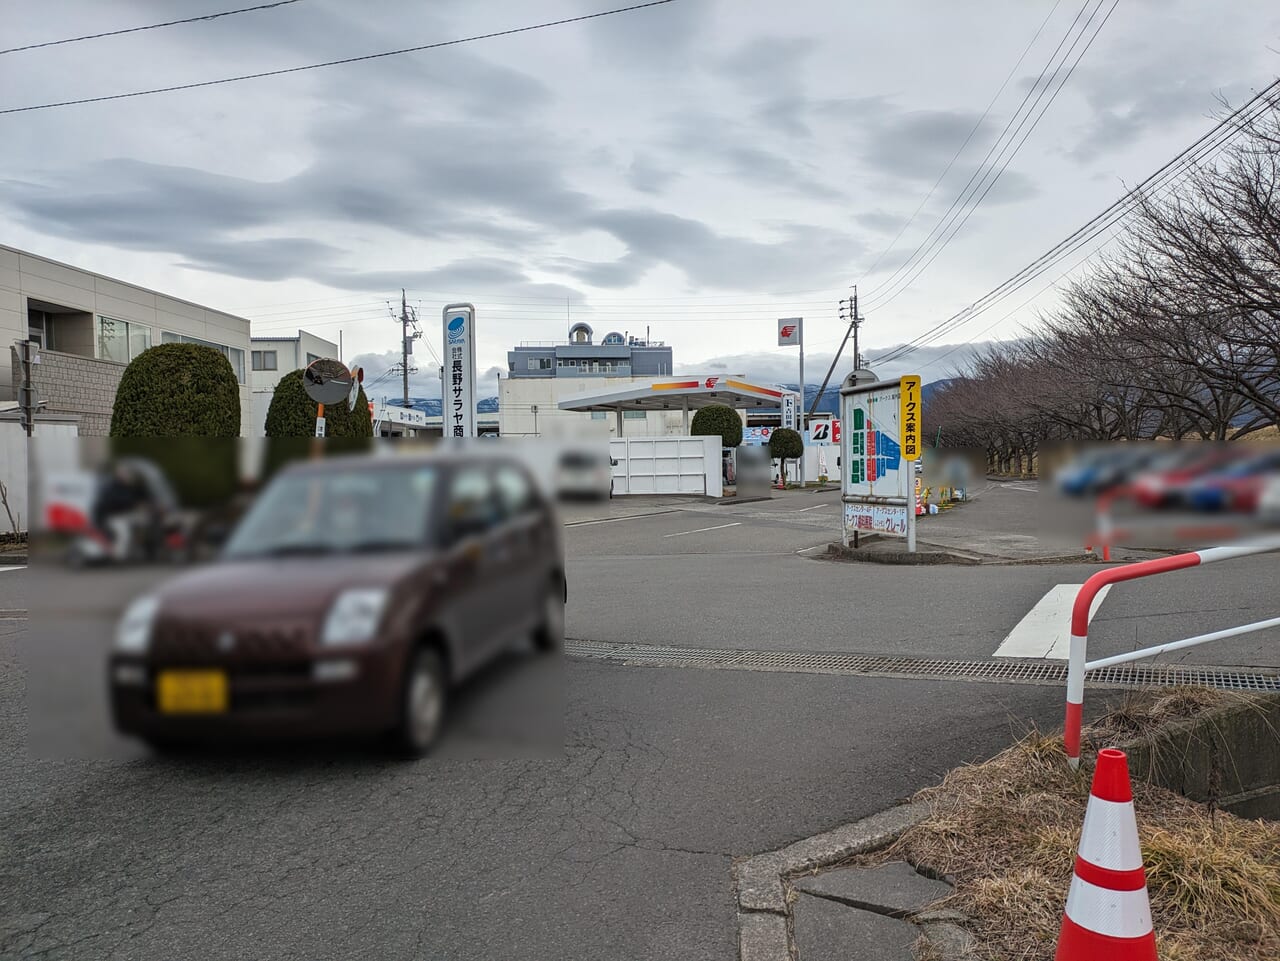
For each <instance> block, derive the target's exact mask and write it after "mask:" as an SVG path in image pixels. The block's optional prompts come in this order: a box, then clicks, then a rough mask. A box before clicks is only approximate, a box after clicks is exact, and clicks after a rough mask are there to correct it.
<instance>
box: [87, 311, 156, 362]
mask: <svg viewBox="0 0 1280 961" xmlns="http://www.w3.org/2000/svg"><path fill="white" fill-rule="evenodd" d="M97 328H98V329H97V335H98V336H97V342H98V358H99V359H100V360H114V361H118V362H119V363H122V364H127V363H129V361H131V360H133V358H135V357H137V356H138V355H139V354H141V353H142V352H143V351H144V350H146V349H147V348H148V347H150V346H151V328H150V327H146V326H144V325H142V324H131V323H129V322H128V321H125V320H116V319H114V318H112V317H102V316H99V317H98V321H97Z"/></svg>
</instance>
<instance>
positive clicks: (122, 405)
mask: <svg viewBox="0 0 1280 961" xmlns="http://www.w3.org/2000/svg"><path fill="white" fill-rule="evenodd" d="M111 436H112V437H239V436H240V385H239V384H238V383H237V382H236V374H235V371H234V370H232V369H231V362H230V361H229V360H227V358H226V357H225V356H224V355H223V353H222V351H220V350H216V349H214V348H213V347H206V346H204V345H202V344H157V345H156V346H155V347H150V348H148V349H147V350H144V351H143V352H142V353H141V354H139V355H138V356H137V357H135V358H134V359H133V361H132V362H131V363H130V364H129V366H128V367H126V368H125V370H124V375H123V376H122V377H121V378H120V386H119V387H117V388H116V400H115V405H114V406H113V407H112V410H111Z"/></svg>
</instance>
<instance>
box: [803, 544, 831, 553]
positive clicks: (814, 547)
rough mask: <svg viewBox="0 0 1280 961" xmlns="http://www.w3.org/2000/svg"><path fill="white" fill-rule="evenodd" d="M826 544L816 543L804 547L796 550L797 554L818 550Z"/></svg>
mask: <svg viewBox="0 0 1280 961" xmlns="http://www.w3.org/2000/svg"><path fill="white" fill-rule="evenodd" d="M826 546H827V545H826V544H815V545H814V546H813V547H802V548H800V550H798V551H796V553H797V554H807V553H809V551H816V550H817V549H818V548H820V547H826Z"/></svg>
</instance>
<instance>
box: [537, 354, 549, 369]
mask: <svg viewBox="0 0 1280 961" xmlns="http://www.w3.org/2000/svg"><path fill="white" fill-rule="evenodd" d="M538 369H539V370H550V369H551V358H550V357H539V358H538Z"/></svg>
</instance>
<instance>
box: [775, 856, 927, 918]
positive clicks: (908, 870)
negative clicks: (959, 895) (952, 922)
mask: <svg viewBox="0 0 1280 961" xmlns="http://www.w3.org/2000/svg"><path fill="white" fill-rule="evenodd" d="M795 886H796V887H797V888H798V889H799V890H801V891H804V892H806V893H808V894H812V895H815V896H817V897H823V898H827V899H829V900H832V901H839V902H841V903H842V904H847V905H850V906H851V907H855V908H862V909H864V910H867V911H874V912H876V913H877V914H883V915H886V916H888V917H891V918H906V917H910V916H911V915H913V914H916V913H918V912H920V911H923V910H924V909H925V908H927V907H928V906H929V905H930V904H933V903H934V902H935V901H940V900H942V899H943V898H945V897H947V896H948V895H949V894H951V891H952V888H951V885H949V884H947V883H945V882H943V881H935V880H933V879H932V878H926V877H925V876H924V875H922V874H919V873H917V871H916V869H915V868H913V867H912V866H911V865H910V864H908V863H907V862H906V861H892V862H890V863H889V864H878V865H876V866H875V867H870V868H839V869H837V870H835V871H824V872H823V873H822V874H818V875H815V876H814V877H810V878H803V879H801V880H799V881H797V882H796V883H795Z"/></svg>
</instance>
